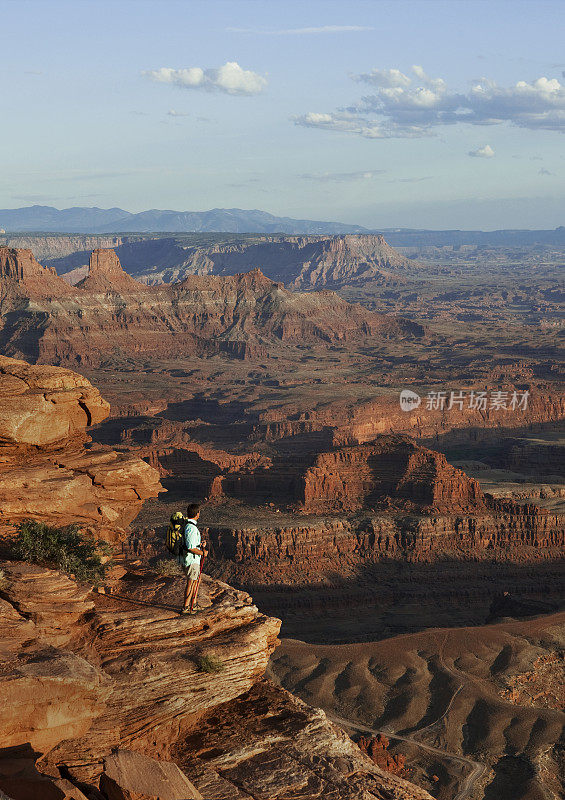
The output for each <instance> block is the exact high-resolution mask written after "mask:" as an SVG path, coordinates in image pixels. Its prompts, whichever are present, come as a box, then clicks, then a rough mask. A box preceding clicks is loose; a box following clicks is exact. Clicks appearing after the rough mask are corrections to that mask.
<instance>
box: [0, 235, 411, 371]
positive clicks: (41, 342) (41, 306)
mask: <svg viewBox="0 0 565 800" xmlns="http://www.w3.org/2000/svg"><path fill="white" fill-rule="evenodd" d="M0 291H1V293H2V296H3V300H2V305H1V306H0V349H1V350H2V351H3V352H4V353H5V354H7V355H11V356H16V357H24V358H28V359H30V360H33V361H38V362H48V363H57V364H62V363H81V364H88V365H99V364H100V363H101V362H103V361H106V362H107V361H112V360H113V361H115V362H118V363H119V362H120V361H124V360H126V361H131V359H132V358H142V357H153V358H155V357H160V358H166V357H170V356H172V355H175V356H178V355H179V353H180V354H183V355H213V354H215V353H219V352H220V353H225V354H226V355H228V356H232V357H235V358H249V357H254V356H256V355H257V354H259V353H264V352H267V351H268V350H269V349H275V350H276V349H279V348H280V347H281V343H282V344H284V343H289V344H293V345H303V344H305V343H310V344H321V345H323V346H324V347H329V346H330V345H332V344H333V343H346V342H350V341H354V342H363V341H365V340H367V339H370V338H371V337H382V336H386V337H393V338H395V337H399V338H404V337H412V336H422V335H423V329H422V328H421V327H420V326H419V325H416V324H414V323H411V322H409V321H407V320H402V319H397V318H394V317H388V316H386V315H382V314H376V313H373V312H371V311H367V310H366V309H365V308H363V307H362V306H358V305H351V304H349V303H347V302H346V301H344V300H342V299H341V298H340V297H338V296H337V295H335V294H333V293H332V292H317V293H309V294H306V293H293V292H289V291H288V290H286V289H285V288H284V287H283V286H282V285H281V284H278V283H275V282H273V281H272V280H270V279H269V278H266V277H265V275H263V274H262V272H261V271H260V270H254V271H251V272H247V273H245V274H241V275H234V276H229V277H215V276H189V277H188V278H186V280H184V281H183V282H182V283H179V284H177V285H175V286H162V287H147V286H142V285H140V284H138V283H137V282H136V281H135V280H134V279H133V278H131V277H130V276H129V275H127V274H126V273H125V272H124V271H123V269H122V268H121V265H120V263H119V260H118V259H117V257H116V255H115V253H114V252H113V251H105V250H95V251H94V253H93V254H92V257H91V261H90V267H89V274H88V275H87V277H85V278H84V279H83V280H82V281H80V282H79V284H78V285H77V286H76V287H71V286H69V285H68V284H67V283H65V281H63V279H62V278H59V277H58V276H57V275H56V274H54V272H52V271H51V270H46V269H43V268H42V267H41V266H40V265H39V264H38V263H37V262H36V261H35V260H34V259H33V257H32V256H31V253H29V252H28V251H19V250H10V249H9V248H6V247H4V248H0Z"/></svg>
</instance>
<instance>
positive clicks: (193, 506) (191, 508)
mask: <svg viewBox="0 0 565 800" xmlns="http://www.w3.org/2000/svg"><path fill="white" fill-rule="evenodd" d="M199 511H200V503H189V504H188V505H187V507H186V516H187V517H188V518H189V519H194V517H195V516H196V515H197V514H198V512H199Z"/></svg>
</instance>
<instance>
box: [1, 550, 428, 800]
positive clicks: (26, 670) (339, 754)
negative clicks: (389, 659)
mask: <svg viewBox="0 0 565 800" xmlns="http://www.w3.org/2000/svg"><path fill="white" fill-rule="evenodd" d="M2 567H3V569H4V573H5V576H6V581H5V583H4V585H3V589H2V601H1V603H0V652H1V655H2V663H3V670H2V675H1V676H0V683H2V688H3V690H5V691H3V692H2V693H3V696H4V697H5V701H4V703H3V707H2V708H1V709H0V715H1V720H0V722H1V723H2V724H0V788H6V789H8V787H9V785H10V780H11V778H10V775H8V776H7V777H6V775H5V773H4V772H3V769H2V758H1V756H4V757H6V756H7V755H10V756H11V758H12V763H11V766H10V774H11V775H12V776H13V775H14V774H22V775H23V774H24V772H23V768H24V767H23V766H22V765H23V761H22V756H20V758H19V761H18V759H17V758H16V760H15V761H14V758H15V757H16V755H17V754H15V753H14V750H13V749H12V750H7V749H6V748H17V747H18V746H19V745H23V744H24V743H28V746H31V747H32V748H33V749H34V750H35V753H36V757H37V755H38V754H43V755H42V757H41V758H40V760H39V762H38V766H39V768H40V771H41V773H45V774H47V775H54V774H57V771H61V770H62V771H63V772H64V774H65V776H66V777H67V779H68V780H69V781H70V785H71V787H72V786H73V785H74V786H78V787H79V789H82V790H83V791H84V792H85V793H86V794H87V796H90V795H89V791H88V787H92V786H94V785H96V784H97V783H98V780H99V779H100V783H99V786H100V790H101V792H102V793H103V794H102V796H103V797H104V798H106V800H114V798H118V797H120V798H121V797H122V795H121V794H118V793H117V790H118V788H120V787H121V789H120V790H123V791H125V792H126V794H125V795H124V796H126V797H129V796H130V795H129V794H127V791H129V792H131V793H133V794H132V796H134V797H137V796H138V795H139V796H144V795H143V792H144V791H145V789H147V790H148V787H149V785H153V786H155V784H156V783H157V782H158V781H157V778H159V779H162V777H163V775H165V776H169V778H168V780H169V781H170V779H171V777H172V778H174V780H175V781H177V783H179V782H182V781H183V777H182V774H179V773H178V771H175V770H176V768H173V767H172V766H167V765H163V766H162V767H159V766H158V765H154V766H152V767H150V769H149V766H148V762H147V760H145V761H144V762H143V764H142V768H140V767H139V763H138V762H139V761H142V759H141V758H140V756H139V754H144V755H147V756H151V757H157V758H158V759H160V760H163V759H170V758H172V759H173V760H174V761H176V763H177V764H179V765H180V766H181V767H182V769H183V770H184V773H185V774H186V775H187V776H188V779H189V780H190V781H191V783H192V784H193V785H194V786H195V787H196V790H197V792H193V793H192V795H191V794H186V795H183V797H185V796H186V797H189V796H194V797H198V796H199V795H198V791H199V792H200V793H201V794H202V796H203V797H206V798H210V799H212V798H216V799H217V800H219V799H220V798H222V800H225V798H228V797H229V798H232V800H236V798H240V799H241V800H243V799H244V798H245V799H246V800H248V799H249V798H250V797H256V796H265V797H279V796H284V795H285V794H289V795H290V793H292V792H296V791H298V790H299V789H300V788H302V789H304V787H305V786H307V787H309V788H308V792H309V794H308V797H309V798H315V797H320V798H321V797H324V798H328V797H332V798H335V800H353V799H354V798H358V797H359V796H361V795H360V793H363V796H364V797H367V798H371V799H372V798H375V800H376V799H377V798H378V800H380V799H381V798H383V797H387V798H391V800H429V795H428V794H427V793H426V792H425V791H423V790H420V789H418V788H417V787H415V786H412V785H411V784H409V783H407V782H405V781H402V780H400V779H398V778H395V777H394V776H391V775H387V774H386V773H383V772H382V771H381V770H380V769H378V767H376V766H375V765H374V764H373V763H372V762H371V761H370V760H369V759H367V758H366V756H364V755H363V754H362V753H361V752H360V751H359V750H358V748H356V746H355V745H354V744H353V743H352V742H351V740H350V739H349V738H348V737H347V736H346V735H345V734H344V733H342V732H341V731H339V730H338V729H337V728H335V727H334V726H333V725H331V724H330V723H329V722H328V720H327V719H326V717H325V715H324V713H323V712H320V711H317V710H315V709H312V708H309V707H308V706H306V705H305V704H304V703H301V702H300V701H298V700H296V699H295V698H292V697H291V696H290V695H288V694H287V693H286V692H284V691H283V690H281V689H278V688H276V687H273V686H271V685H269V684H259V685H257V684H258V683H259V680H260V678H261V676H262V675H263V673H264V671H265V668H266V665H267V661H268V659H269V656H270V654H271V653H272V651H273V649H274V647H275V645H276V644H277V633H278V630H279V625H280V622H279V621H278V620H276V619H272V618H269V617H265V616H264V615H263V614H260V613H259V612H258V610H257V608H256V607H255V606H254V605H253V603H252V601H251V598H250V597H249V595H247V594H245V593H244V592H240V591H236V590H235V589H232V588H231V587H230V586H228V585H226V584H224V583H222V582H219V581H214V580H212V579H210V578H207V577H206V576H205V577H204V580H203V588H202V594H201V602H202V605H203V611H201V612H200V613H199V614H198V615H197V616H195V617H183V618H179V616H178V611H177V608H178V604H179V602H180V601H181V595H182V588H183V587H182V582H181V581H179V580H178V579H175V578H163V577H158V576H157V575H155V574H154V573H150V572H147V571H144V570H141V569H139V570H137V572H134V571H130V572H127V573H126V574H125V575H124V577H123V578H122V579H121V580H120V581H118V582H114V583H113V585H112V590H113V591H112V594H106V595H99V594H98V595H96V594H94V595H93V594H91V595H89V596H86V595H85V593H84V592H82V591H81V590H79V589H78V587H77V586H76V584H75V583H74V581H72V580H70V579H68V578H64V577H63V576H61V575H60V574H59V573H57V572H54V571H52V570H48V569H45V568H42V567H35V566H31V565H25V564H16V563H12V562H8V563H4V564H2ZM63 619H64V624H65V631H63V630H62V629H60V628H57V625H56V624H55V620H59V622H61V623H62V621H63ZM206 657H208V658H212V657H213V663H214V664H215V665H217V668H215V669H214V670H209V669H207V668H205V665H206V664H207V663H208V662H206V660H205V659H206ZM246 693H247V694H246ZM117 748H120V749H121V750H124V749H125V750H128V751H133V752H130V754H129V755H128V754H122V755H120V754H119V753H116V752H115V751H116V749H117ZM112 753H114V754H113V755H112ZM28 758H29V756H28ZM24 760H25V759H24ZM18 764H20V766H18ZM132 764H133V767H135V765H136V764H137V767H136V768H135V769H134V771H133V772H132V768H133V767H132ZM24 766H25V765H24ZM148 769H149V774H148V773H147V770H148ZM173 773H174V774H173ZM144 774H145V775H146V780H145V781H142V780H141V779H142V777H143V775H144ZM34 780H35V785H36V786H37V785H38V784H37V781H41V780H42V778H41V774H39V776H37V775H35V776H34ZM48 784H49V781H47V779H45V780H44V786H45V788H47V786H48ZM183 786H184V787H185V788H184V791H187V792H188V790H189V787H190V786H191V784H190V783H189V782H188V781H186V783H184V784H183ZM143 787H145V789H144V788H143ZM310 789H311V793H310ZM190 791H192V790H190ZM135 792H138V794H135ZM260 792H263V794H260ZM157 794H158V796H160V797H161V796H163V797H166V796H168V795H166V793H165V794H162V793H161V791H160V790H158V791H157ZM54 796H55V795H54ZM72 796H73V795H72V794H69V797H72ZM77 796H79V797H80V795H77ZM95 796H96V797H99V795H95ZM175 796H176V795H175Z"/></svg>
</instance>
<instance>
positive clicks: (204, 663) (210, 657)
mask: <svg viewBox="0 0 565 800" xmlns="http://www.w3.org/2000/svg"><path fill="white" fill-rule="evenodd" d="M196 664H197V666H198V669H199V670H200V672H223V671H224V669H225V666H224V662H223V661H222V659H221V658H219V656H217V655H215V654H214V653H201V654H200V655H199V656H198V657H197V659H196Z"/></svg>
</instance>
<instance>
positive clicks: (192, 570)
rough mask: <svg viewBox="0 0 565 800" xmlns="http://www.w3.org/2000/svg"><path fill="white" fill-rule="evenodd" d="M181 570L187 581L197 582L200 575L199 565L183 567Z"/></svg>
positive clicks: (193, 564)
mask: <svg viewBox="0 0 565 800" xmlns="http://www.w3.org/2000/svg"><path fill="white" fill-rule="evenodd" d="M183 570H184V574H185V575H186V577H187V578H188V580H189V581H197V580H198V576H199V575H200V564H196V563H195V562H194V563H192V564H188V566H186V567H183Z"/></svg>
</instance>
